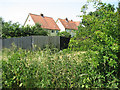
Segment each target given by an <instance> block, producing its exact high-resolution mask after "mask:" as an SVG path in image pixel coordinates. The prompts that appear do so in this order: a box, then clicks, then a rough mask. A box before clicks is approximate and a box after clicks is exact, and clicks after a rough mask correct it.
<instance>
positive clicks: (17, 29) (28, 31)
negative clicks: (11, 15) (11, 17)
mask: <svg viewBox="0 0 120 90" xmlns="http://www.w3.org/2000/svg"><path fill="white" fill-rule="evenodd" d="M2 26H3V27H2V37H3V38H11V37H21V36H30V35H44V36H47V34H48V33H47V31H45V30H43V29H42V28H41V25H39V24H35V25H34V26H26V27H24V26H22V27H21V26H20V24H19V23H12V22H11V21H10V22H3V25H2Z"/></svg>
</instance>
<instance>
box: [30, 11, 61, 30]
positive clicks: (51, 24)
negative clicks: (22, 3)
mask: <svg viewBox="0 0 120 90" xmlns="http://www.w3.org/2000/svg"><path fill="white" fill-rule="evenodd" d="M29 15H30V16H31V17H32V19H33V21H34V22H35V23H39V24H41V27H42V28H44V29H50V30H60V28H59V27H58V26H57V24H56V23H55V21H54V20H53V18H51V17H46V16H41V15H35V14H31V13H30V14H29Z"/></svg>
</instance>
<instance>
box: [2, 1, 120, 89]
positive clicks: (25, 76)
mask: <svg viewBox="0 0 120 90" xmlns="http://www.w3.org/2000/svg"><path fill="white" fill-rule="evenodd" d="M96 1H97V0H96ZM119 4H120V3H119ZM95 7H96V11H95V12H90V13H89V14H87V15H86V14H84V15H83V16H82V17H83V20H82V24H81V25H80V27H79V30H78V31H77V33H76V36H75V37H73V38H72V39H71V40H70V43H69V48H68V49H64V50H63V51H58V50H57V49H52V50H51V49H49V48H46V49H44V50H37V51H34V52H33V51H29V50H28V51H27V50H22V49H19V50H17V49H16V48H12V49H4V50H3V58H2V68H3V75H2V77H3V80H2V83H3V87H5V88H6V87H8V88H13V87H25V88H35V87H36V88H120V72H119V69H120V60H119V58H118V56H119V49H118V48H119V38H118V36H119V35H120V31H119V24H120V22H119V21H120V18H119V17H120V16H119V14H120V9H119V8H118V9H117V11H115V8H114V5H110V4H105V3H101V2H99V3H97V2H95ZM84 8H87V5H86V7H84ZM84 12H85V11H84Z"/></svg>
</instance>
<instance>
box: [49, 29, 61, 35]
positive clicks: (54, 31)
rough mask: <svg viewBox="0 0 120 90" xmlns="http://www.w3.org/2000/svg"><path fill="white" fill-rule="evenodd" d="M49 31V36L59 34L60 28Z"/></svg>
mask: <svg viewBox="0 0 120 90" xmlns="http://www.w3.org/2000/svg"><path fill="white" fill-rule="evenodd" d="M47 31H48V33H49V34H48V36H57V33H58V32H59V30H47Z"/></svg>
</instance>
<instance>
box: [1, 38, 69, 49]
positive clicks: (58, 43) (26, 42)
mask: <svg viewBox="0 0 120 90" xmlns="http://www.w3.org/2000/svg"><path fill="white" fill-rule="evenodd" d="M69 40H70V38H66V37H59V36H27V37H19V38H9V39H2V46H1V47H0V48H11V47H12V44H13V43H14V44H15V46H17V47H19V48H22V49H37V47H40V48H41V49H43V48H44V47H46V46H50V47H54V48H58V49H64V48H67V47H68V43H69Z"/></svg>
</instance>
